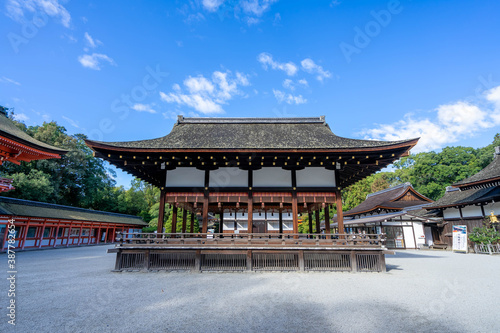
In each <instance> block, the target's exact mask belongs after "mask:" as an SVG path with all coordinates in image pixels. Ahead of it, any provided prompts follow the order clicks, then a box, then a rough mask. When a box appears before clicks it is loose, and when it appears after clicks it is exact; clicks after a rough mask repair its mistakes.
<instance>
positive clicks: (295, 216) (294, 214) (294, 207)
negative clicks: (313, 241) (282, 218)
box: [292, 192, 299, 238]
mask: <svg viewBox="0 0 500 333" xmlns="http://www.w3.org/2000/svg"><path fill="white" fill-rule="evenodd" d="M298 214H299V208H298V207H297V193H295V192H293V193H292V218H293V233H294V234H298V233H299V217H298ZM297 237H298V236H295V238H297Z"/></svg>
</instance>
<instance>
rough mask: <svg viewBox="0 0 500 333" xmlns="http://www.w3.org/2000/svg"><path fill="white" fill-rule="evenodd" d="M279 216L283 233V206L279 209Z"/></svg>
mask: <svg viewBox="0 0 500 333" xmlns="http://www.w3.org/2000/svg"><path fill="white" fill-rule="evenodd" d="M278 217H279V226H280V234H282V233H283V210H282V209H281V208H280V210H279V213H278Z"/></svg>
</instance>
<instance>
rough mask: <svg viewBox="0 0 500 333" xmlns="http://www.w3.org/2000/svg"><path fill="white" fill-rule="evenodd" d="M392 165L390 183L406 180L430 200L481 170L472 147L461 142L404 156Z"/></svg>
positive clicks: (437, 197)
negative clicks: (434, 150) (440, 148)
mask: <svg viewBox="0 0 500 333" xmlns="http://www.w3.org/2000/svg"><path fill="white" fill-rule="evenodd" d="M394 166H395V168H396V170H395V171H394V173H393V175H392V181H393V183H404V182H410V183H411V184H412V185H413V187H414V188H415V189H416V190H417V191H418V192H420V193H421V194H423V195H425V196H427V197H428V198H430V199H433V200H437V199H439V198H440V197H442V196H443V194H444V192H445V189H446V186H449V185H451V184H454V183H456V182H458V181H460V180H463V179H465V178H467V177H470V176H472V175H473V174H475V173H477V172H478V171H480V170H481V166H480V164H479V163H478V159H477V157H476V150H475V149H474V148H471V147H461V146H458V147H446V148H444V149H443V150H442V151H441V152H440V153H436V152H427V153H419V154H416V155H411V156H408V157H404V158H402V159H401V160H400V161H398V162H396V163H394Z"/></svg>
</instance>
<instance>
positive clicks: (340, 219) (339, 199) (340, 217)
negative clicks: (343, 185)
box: [335, 189, 345, 235]
mask: <svg viewBox="0 0 500 333" xmlns="http://www.w3.org/2000/svg"><path fill="white" fill-rule="evenodd" d="M335 205H336V206H337V223H338V229H339V235H340V234H344V233H345V231H344V213H343V212H342V196H341V195H340V191H339V190H338V189H337V190H335Z"/></svg>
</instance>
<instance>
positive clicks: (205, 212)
mask: <svg viewBox="0 0 500 333" xmlns="http://www.w3.org/2000/svg"><path fill="white" fill-rule="evenodd" d="M202 223H203V224H202V228H201V232H202V233H204V234H206V233H207V231H208V193H206V194H205V196H204V197H203V222H202Z"/></svg>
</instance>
